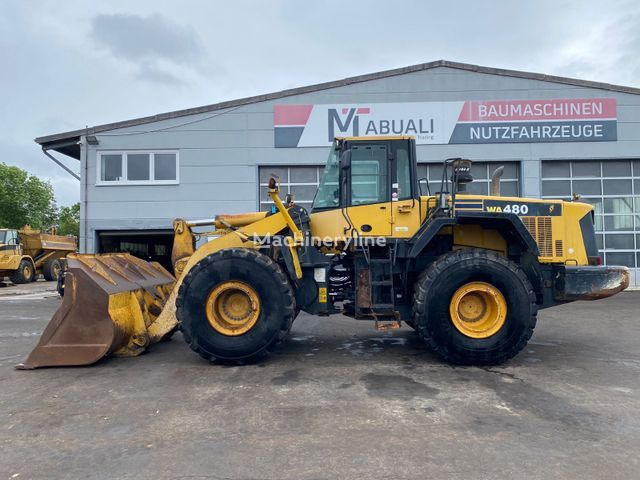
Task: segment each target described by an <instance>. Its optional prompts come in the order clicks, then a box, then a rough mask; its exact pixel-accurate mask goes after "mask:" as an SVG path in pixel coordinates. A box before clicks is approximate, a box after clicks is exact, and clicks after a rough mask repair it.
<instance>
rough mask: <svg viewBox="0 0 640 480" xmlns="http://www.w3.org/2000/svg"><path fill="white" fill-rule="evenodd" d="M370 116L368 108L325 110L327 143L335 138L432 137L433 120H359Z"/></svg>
mask: <svg viewBox="0 0 640 480" xmlns="http://www.w3.org/2000/svg"><path fill="white" fill-rule="evenodd" d="M368 115H371V109H370V108H369V107H351V108H341V109H338V108H329V109H327V133H328V138H327V139H328V141H329V142H331V141H333V139H334V138H335V137H340V136H347V137H360V136H364V137H368V136H375V135H414V136H416V137H420V136H428V135H430V136H432V135H433V131H434V120H433V118H428V119H427V118H371V117H374V115H371V117H369V118H367V117H364V118H361V117H362V116H368Z"/></svg>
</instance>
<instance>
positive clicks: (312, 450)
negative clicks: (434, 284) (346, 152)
mask: <svg viewBox="0 0 640 480" xmlns="http://www.w3.org/2000/svg"><path fill="white" fill-rule="evenodd" d="M7 288H12V287H7ZM34 288H35V287H34ZM38 288H40V287H38ZM5 290H6V289H3V290H2V291H3V293H2V295H0V414H1V417H0V418H1V421H0V451H1V452H2V454H0V479H2V478H19V479H22V478H25V479H32V478H36V479H40V478H42V479H45V478H46V479H51V478H119V479H129V478H131V479H133V478H153V479H165V478H189V479H199V478H211V479H232V478H233V479H235V478H238V479H254V478H255V479H257V478H268V479H306V478H313V479H316V478H340V479H344V478H353V479H369V478H385V479H404V478H407V479H408V478H435V479H444V478H460V479H463V478H464V479H468V478H473V479H476V480H480V479H485V478H486V479H489V478H491V479H496V478H523V479H524V478H526V479H538V478H540V479H542V478H545V479H546V478H558V479H567V478H579V479H589V478H606V477H610V476H612V475H613V476H615V478H629V479H631V478H638V471H640V460H639V459H640V456H639V455H638V452H640V347H639V345H640V314H639V313H638V312H640V293H624V294H621V295H619V296H618V297H615V298H612V299H608V300H603V301H600V302H594V303H576V304H571V305H566V306H563V307H558V308H555V309H551V310H547V311H543V312H541V315H540V321H539V324H538V328H537V329H536V333H535V334H534V337H533V339H532V342H531V343H530V345H529V347H528V348H526V350H525V351H524V352H523V353H522V354H521V355H520V356H518V357H517V358H515V359H514V360H512V361H511V362H509V363H507V364H506V365H503V366H500V367H494V368H459V367H452V366H449V365H446V364H443V363H441V362H440V361H439V360H437V359H436V358H434V357H433V356H432V355H431V354H430V353H429V352H428V351H426V350H425V349H424V348H423V346H422V345H421V343H420V341H419V339H418V338H417V336H416V335H415V334H414V333H413V331H412V330H409V329H402V330H399V331H395V332H392V333H379V332H376V331H374V330H373V329H372V326H371V324H369V323H368V322H357V321H353V320H348V319H344V318H342V317H332V318H328V319H327V318H325V319H322V318H313V317H309V316H305V315H301V316H300V318H299V319H298V320H297V321H296V323H295V325H294V328H293V331H292V334H291V336H290V337H289V338H288V340H287V341H286V343H285V344H284V345H282V346H281V347H280V348H279V350H278V352H277V354H276V355H274V356H273V357H271V358H270V359H269V360H268V361H267V362H265V363H263V364H260V365H255V366H247V367H222V366H212V365H209V364H208V363H206V362H205V361H203V360H201V359H200V358H199V357H198V356H197V355H195V354H193V353H192V352H191V351H190V350H189V349H188V347H187V346H186V345H185V344H184V343H183V342H182V338H181V337H180V335H179V334H177V335H176V336H175V337H174V339H173V340H172V341H171V342H168V343H164V344H160V345H156V346H155V348H153V349H152V351H151V352H149V353H148V354H146V355H144V356H142V357H140V358H136V359H110V360H107V361H104V362H102V363H101V364H99V365H97V366H95V367H91V368H67V369H48V370H36V371H27V372H24V371H16V370H13V365H14V364H16V363H18V362H19V361H20V360H22V358H23V357H24V356H25V355H26V354H27V353H28V352H29V350H30V348H31V347H32V346H33V345H34V343H35V342H36V340H37V338H38V335H39V333H40V332H41V331H42V329H43V328H44V326H45V325H46V323H47V320H48V318H49V317H50V316H51V315H52V313H53V312H54V311H55V309H56V308H57V306H58V305H59V303H60V301H59V299H58V298H56V297H55V296H52V294H51V292H41V291H37V292H36V291H34V292H32V293H28V292H27V295H26V296H25V295H7V294H6V292H5Z"/></svg>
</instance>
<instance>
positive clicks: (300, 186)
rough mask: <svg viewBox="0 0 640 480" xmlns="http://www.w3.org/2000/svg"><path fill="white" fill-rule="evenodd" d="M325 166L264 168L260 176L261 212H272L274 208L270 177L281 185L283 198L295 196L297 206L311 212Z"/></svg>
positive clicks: (260, 169) (261, 168)
mask: <svg viewBox="0 0 640 480" xmlns="http://www.w3.org/2000/svg"><path fill="white" fill-rule="evenodd" d="M323 170H324V166H315V165H313V166H295V167H280V166H273V167H272V166H262V167H260V168H259V174H260V206H259V207H260V210H262V211H264V210H270V209H271V207H272V206H273V202H272V201H271V198H269V192H268V188H269V187H268V186H269V177H271V176H275V177H277V178H278V182H279V184H280V192H281V195H280V196H281V197H282V198H284V197H285V195H287V194H289V193H290V194H293V196H294V201H295V203H296V204H298V205H300V206H302V207H304V208H306V209H307V210H311V203H312V202H313V197H314V196H315V194H316V190H317V189H318V184H319V183H320V178H321V177H322V172H323Z"/></svg>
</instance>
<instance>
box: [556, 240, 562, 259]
mask: <svg viewBox="0 0 640 480" xmlns="http://www.w3.org/2000/svg"><path fill="white" fill-rule="evenodd" d="M556 257H564V245H562V240H556Z"/></svg>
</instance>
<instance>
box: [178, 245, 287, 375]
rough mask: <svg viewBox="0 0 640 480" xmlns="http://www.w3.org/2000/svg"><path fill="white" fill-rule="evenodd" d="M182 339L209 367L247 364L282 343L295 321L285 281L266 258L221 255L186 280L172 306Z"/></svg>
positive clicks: (248, 253)
mask: <svg viewBox="0 0 640 480" xmlns="http://www.w3.org/2000/svg"><path fill="white" fill-rule="evenodd" d="M176 307H177V311H176V315H177V317H178V320H179V321H180V322H181V330H182V334H183V336H184V338H185V340H186V342H187V343H188V344H189V346H190V347H191V349H192V350H194V351H196V352H197V353H198V354H200V355H201V356H202V357H204V358H206V359H207V360H211V361H215V360H218V361H221V362H225V363H235V364H242V363H251V362H255V361H257V360H260V359H262V358H264V357H265V356H266V355H268V354H269V353H270V352H271V351H272V350H273V348H274V347H275V346H276V345H277V344H278V343H279V342H280V341H281V340H282V339H283V338H284V336H285V335H286V333H287V332H288V331H289V328H290V325H291V322H292V321H293V317H294V315H295V299H294V295H293V291H292V290H291V286H290V284H289V281H288V279H287V277H286V275H285V274H284V272H283V271H282V269H281V268H280V267H279V266H278V264H277V263H276V262H274V261H273V260H272V259H271V258H270V257H268V256H266V255H263V254H261V253H260V252H257V251H254V250H249V249H245V248H230V249H226V250H221V251H220V252H216V253H214V254H212V255H209V256H208V257H206V258H204V259H202V260H200V262H198V263H197V264H196V265H194V267H193V268H191V270H190V271H189V272H188V273H187V274H186V276H185V277H184V280H183V282H182V285H181V286H180V290H179V292H178V298H177V300H176Z"/></svg>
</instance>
